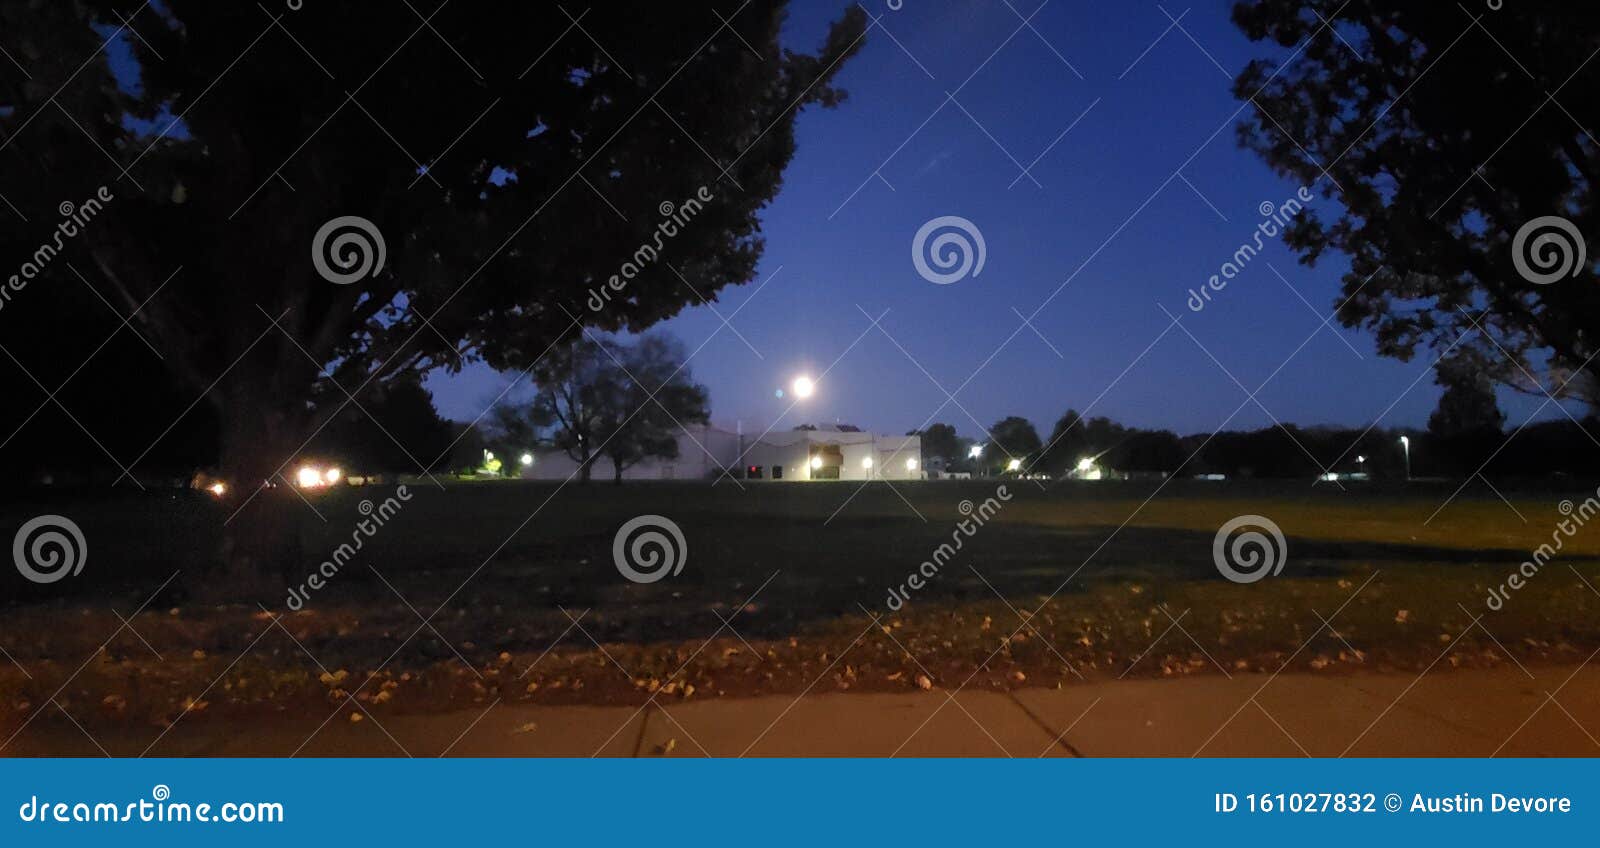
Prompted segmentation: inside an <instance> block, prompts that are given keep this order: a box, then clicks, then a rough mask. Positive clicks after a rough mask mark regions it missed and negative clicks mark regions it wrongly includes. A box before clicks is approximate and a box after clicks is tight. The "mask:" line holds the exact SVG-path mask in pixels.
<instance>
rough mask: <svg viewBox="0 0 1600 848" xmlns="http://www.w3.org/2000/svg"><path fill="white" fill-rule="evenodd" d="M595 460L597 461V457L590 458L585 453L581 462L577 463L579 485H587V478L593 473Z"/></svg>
mask: <svg viewBox="0 0 1600 848" xmlns="http://www.w3.org/2000/svg"><path fill="white" fill-rule="evenodd" d="M596 459H599V457H596V456H590V455H589V454H588V453H585V454H584V455H583V461H582V462H579V463H578V482H579V483H588V482H589V477H590V475H591V474H592V473H593V472H594V461H595V460H596Z"/></svg>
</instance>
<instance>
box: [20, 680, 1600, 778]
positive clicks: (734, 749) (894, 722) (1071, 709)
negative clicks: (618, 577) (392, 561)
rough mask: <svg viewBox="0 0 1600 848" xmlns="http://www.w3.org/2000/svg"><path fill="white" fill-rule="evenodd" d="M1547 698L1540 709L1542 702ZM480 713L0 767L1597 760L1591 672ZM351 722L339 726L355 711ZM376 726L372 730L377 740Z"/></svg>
mask: <svg viewBox="0 0 1600 848" xmlns="http://www.w3.org/2000/svg"><path fill="white" fill-rule="evenodd" d="M1551 692H1554V693H1555V696H1554V698H1553V699H1552V698H1551V697H1550V696H1549V695H1548V694H1547V693H1551ZM660 700H661V701H663V702H664V703H653V704H650V705H649V706H647V707H645V708H643V709H639V708H636V707H582V706H577V707H542V706H525V705H507V704H494V705H487V704H486V705H485V707H484V708H479V709H475V710H467V711H459V712H452V713H444V714H432V715H411V716H407V715H394V716H384V715H380V716H379V717H378V719H377V720H376V721H374V720H373V719H371V718H367V719H364V720H362V721H358V722H351V721H349V716H348V713H349V712H350V711H351V710H350V709H347V710H344V711H341V712H340V713H339V715H338V716H337V717H335V718H334V719H333V720H331V721H328V722H327V723H326V724H322V725H320V726H319V722H321V721H322V719H323V718H324V717H325V716H326V714H325V713H324V714H321V715H316V716H310V717H302V718H295V717H289V716H285V717H283V718H282V719H276V720H263V721H255V722H252V723H251V724H250V725H248V726H244V727H241V726H237V725H233V726H228V725H224V724H223V723H222V722H220V721H213V720H208V719H207V718H205V717H203V716H190V717H189V718H187V719H185V720H184V721H182V722H180V723H179V724H178V725H176V726H174V727H173V728H172V729H171V730H170V731H169V732H168V733H167V734H166V735H165V736H162V737H161V738H160V741H158V742H156V743H155V744H154V746H153V747H152V746H151V743H152V740H154V739H155V737H156V735H157V734H158V733H159V732H160V731H158V730H156V729H150V730H148V731H144V732H131V731H130V732H127V733H119V734H114V735H113V734H104V735H102V736H100V737H99V738H97V739H95V740H91V739H90V738H89V737H88V736H87V735H86V734H84V733H82V732H80V731H79V730H78V729H76V728H74V727H73V726H72V725H71V724H64V725H63V724H56V723H52V724H50V725H48V726H45V725H44V724H43V723H42V722H41V724H40V726H39V727H37V728H32V727H30V728H29V730H28V731H25V732H24V733H23V734H21V735H19V736H18V737H17V739H16V740H15V741H13V742H12V744H11V746H10V747H9V748H8V749H7V750H6V751H5V754H6V755H16V756H28V755H35V756H37V755H72V756H99V755H100V754H101V753H102V748H103V749H104V753H109V754H111V755H113V756H137V755H139V754H141V753H143V752H144V751H145V750H146V749H147V748H149V754H148V755H149V756H288V755H290V754H296V755H297V756H405V755H406V754H410V755H413V756H419V757H420V756H439V755H441V754H448V755H450V756H568V757H571V756H576V757H588V756H591V755H596V754H598V755H600V756H618V757H627V756H646V757H648V756H717V757H730V756H739V755H741V754H744V755H749V756H778V757H782V756H852V757H856V756H859V757H886V756H891V755H893V756H954V757H961V756H980V757H1003V756H1016V757H1037V756H1067V757H1071V756H1087V757H1107V756H1181V757H1188V756H1191V755H1195V754H1199V755H1201V756H1289V757H1298V756H1317V757H1325V756H1339V755H1341V754H1344V755H1346V756H1491V755H1495V756H1597V755H1600V741H1597V740H1596V737H1595V736H1594V735H1593V734H1594V733H1595V732H1600V668H1595V669H1582V670H1580V669H1578V668H1576V667H1571V666H1569V667H1564V668H1563V667H1551V668H1541V669H1532V670H1529V671H1528V672H1524V671H1522V670H1521V669H1519V668H1516V667H1511V668H1505V669H1499V670H1492V671H1481V670H1480V671H1453V670H1439V669H1435V670H1434V671H1433V672H1431V673H1429V674H1427V675H1424V676H1422V677H1421V678H1418V677H1417V675H1415V674H1369V675H1356V676H1318V675H1307V674H1295V675H1288V674H1286V675H1281V676H1279V677H1277V678H1272V677H1270V676H1269V675H1264V674H1251V675H1235V676H1233V677H1232V678H1224V677H1220V676H1214V675H1213V676H1198V677H1191V678H1184V679H1179V680H1129V681H1112V682H1103V683H1085V684H1081V685H1076V686H1071V687H1067V688H1063V689H1020V690H1017V691H1015V692H975V691H974V692H962V693H961V694H959V695H957V696H955V697H954V698H952V697H950V696H949V695H948V694H947V693H946V692H943V691H940V690H937V689H936V690H934V691H931V692H915V693H905V694H827V695H819V694H812V695H807V696H805V697H803V698H799V699H796V698H794V697H791V696H768V697H761V698H748V699H726V700H694V701H689V702H682V701H670V702H667V699H664V698H663V699H660ZM352 709H353V708H352ZM380 722H381V723H380Z"/></svg>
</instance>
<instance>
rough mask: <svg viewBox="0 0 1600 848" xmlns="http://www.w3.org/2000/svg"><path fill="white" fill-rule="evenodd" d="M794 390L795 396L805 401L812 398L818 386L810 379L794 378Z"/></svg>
mask: <svg viewBox="0 0 1600 848" xmlns="http://www.w3.org/2000/svg"><path fill="white" fill-rule="evenodd" d="M793 388H794V396H795V397H797V398H800V399H801V400H805V399H806V398H808V397H811V394H812V393H813V392H815V391H816V390H817V384H816V383H813V382H812V381H811V378H810V377H796V378H794V386H793Z"/></svg>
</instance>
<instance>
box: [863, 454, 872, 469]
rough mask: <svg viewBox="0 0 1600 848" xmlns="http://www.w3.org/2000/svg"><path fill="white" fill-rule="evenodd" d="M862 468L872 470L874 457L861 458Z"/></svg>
mask: <svg viewBox="0 0 1600 848" xmlns="http://www.w3.org/2000/svg"><path fill="white" fill-rule="evenodd" d="M861 467H862V468H867V469H870V468H872V457H870V456H864V457H862V458H861Z"/></svg>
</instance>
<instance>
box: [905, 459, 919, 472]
mask: <svg viewBox="0 0 1600 848" xmlns="http://www.w3.org/2000/svg"><path fill="white" fill-rule="evenodd" d="M906 470H907V471H916V470H917V460H916V459H915V458H914V457H908V458H907V459H906Z"/></svg>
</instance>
